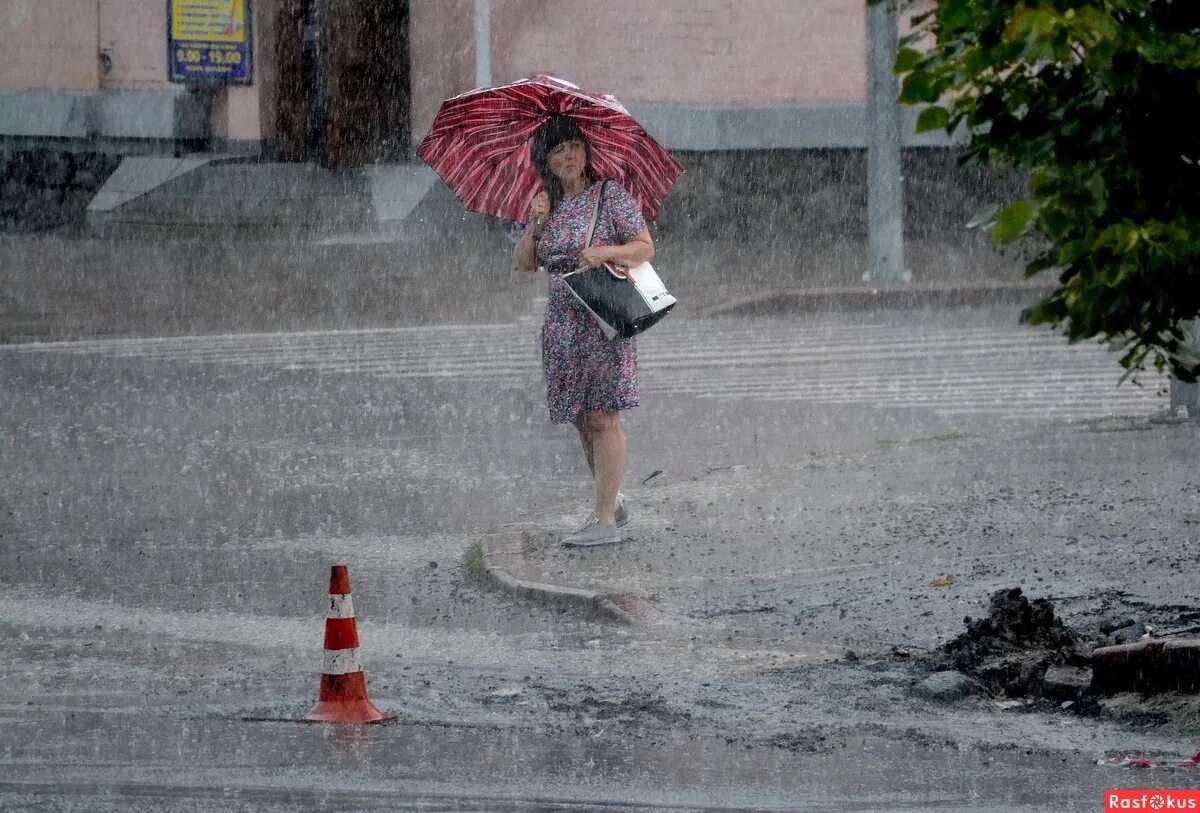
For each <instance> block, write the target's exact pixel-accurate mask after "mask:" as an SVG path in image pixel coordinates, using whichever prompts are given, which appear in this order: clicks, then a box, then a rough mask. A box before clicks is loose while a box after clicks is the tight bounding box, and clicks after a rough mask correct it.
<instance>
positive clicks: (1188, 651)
mask: <svg viewBox="0 0 1200 813" xmlns="http://www.w3.org/2000/svg"><path fill="white" fill-rule="evenodd" d="M1091 691H1092V693H1094V694H1098V695H1106V694H1116V693H1117V692H1143V693H1146V694H1150V693H1155V692H1169V691H1178V692H1184V693H1191V694H1194V693H1196V692H1200V639H1187V640H1177V641H1136V642H1134V643H1132V644H1120V645H1118V646H1105V647H1100V648H1099V649H1096V650H1095V651H1093V652H1092V684H1091Z"/></svg>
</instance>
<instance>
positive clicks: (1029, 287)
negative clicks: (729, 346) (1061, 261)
mask: <svg viewBox="0 0 1200 813" xmlns="http://www.w3.org/2000/svg"><path fill="white" fill-rule="evenodd" d="M1053 290H1054V288H1053V286H1051V285H1048V284H1046V283H1044V282H1034V283H1029V282H974V283H968V282H949V283H910V284H889V285H849V286H841V287H829V288H774V289H771V290H768V291H762V292H760V293H757V294H754V295H752V296H747V297H740V298H737V299H730V300H727V301H725V302H720V303H717V304H715V305H707V306H701V307H697V308H695V309H694V310H693V311H692V313H693V314H694V315H696V316H745V315H755V314H770V313H780V312H805V311H821V310H867V309H884V308H913V307H935V306H936V307H945V306H954V305H992V304H999V303H1011V304H1017V305H1020V304H1032V303H1033V301H1034V300H1036V299H1040V298H1041V297H1044V296H1046V295H1047V294H1049V293H1050V292H1051V291H1053Z"/></svg>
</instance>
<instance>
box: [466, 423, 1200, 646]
mask: <svg viewBox="0 0 1200 813" xmlns="http://www.w3.org/2000/svg"><path fill="white" fill-rule="evenodd" d="M1022 427H1023V428H1022ZM997 430H999V431H995V432H989V433H987V434H980V435H977V436H969V437H962V436H959V437H949V436H948V437H943V438H926V439H922V438H913V439H911V440H910V441H907V442H903V443H899V444H879V445H877V448H875V449H872V450H870V451H866V452H860V453H855V454H847V455H833V456H827V457H824V458H815V457H814V458H811V459H806V460H798V461H797V462H796V463H795V464H793V465H785V466H777V467H773V468H752V467H744V466H737V467H732V468H715V469H712V470H709V471H707V472H703V473H698V474H694V475H692V474H684V473H681V472H666V473H664V474H662V475H659V476H657V477H654V478H653V479H651V480H650V481H649V482H647V483H645V484H640V483H636V482H634V483H629V484H628V485H627V486H626V487H624V488H623V491H624V492H625V493H626V497H627V499H626V504H627V505H628V506H629V507H630V509H631V521H630V523H629V525H628V526H627V527H626V529H625V530H626V534H627V541H624V542H622V543H619V544H615V545H611V546H604V547H598V548H590V549H566V548H563V547H562V546H561V545H560V543H559V540H560V539H561V537H562V536H563V535H564V534H567V533H569V532H571V531H573V530H574V529H575V528H576V527H578V525H579V524H581V523H582V521H583V520H584V519H585V518H586V515H587V514H588V513H589V510H590V502H589V500H590V494H589V493H588V492H587V491H586V490H584V489H583V487H582V484H581V494H580V499H579V502H578V503H577V504H574V505H570V506H562V507H561V509H560V510H556V511H553V512H551V513H548V514H542V515H537V516H530V517H528V518H527V519H525V520H524V521H522V522H520V523H517V524H514V525H508V526H505V527H502V528H498V529H497V530H496V531H495V532H494V533H492V534H490V535H489V536H488V537H487V538H486V539H485V540H484V561H485V567H486V569H487V573H488V575H489V577H490V579H491V580H492V582H493V583H494V584H495V585H497V586H498V587H500V588H502V589H506V590H509V591H512V592H514V593H518V594H520V595H524V596H526V597H532V598H534V599H536V600H539V601H542V602H547V603H550V604H553V605H558V606H568V607H573V608H575V609H576V610H583V611H585V612H588V613H591V614H594V615H598V616H600V617H603V618H607V619H611V620H615V621H619V622H622V623H627V624H636V625H642V626H645V627H653V628H658V629H659V630H661V631H662V632H664V633H667V634H672V635H684V636H688V637H690V638H691V640H693V641H700V642H703V640H705V639H709V638H710V636H718V637H719V639H720V640H725V639H727V638H728V639H731V640H732V639H735V637H736V639H737V640H740V641H742V642H743V643H748V644H749V643H753V642H758V643H760V644H762V645H763V646H764V647H766V646H769V647H770V648H771V649H773V650H776V651H779V650H782V651H787V650H792V651H796V652H800V651H805V652H807V653H808V654H809V655H812V654H813V653H814V651H815V652H819V653H824V654H825V655H826V656H828V657H830V658H834V657H841V656H842V655H844V653H845V652H846V650H853V651H855V652H856V653H857V654H860V655H862V654H869V653H877V654H879V653H888V652H891V651H893V649H896V650H897V651H904V652H908V651H919V650H922V649H931V648H934V647H936V646H937V645H938V644H939V643H940V642H942V641H944V640H947V639H949V638H951V637H954V636H955V635H957V634H958V633H960V632H961V631H962V628H963V618H964V616H969V615H974V616H976V617H978V616H980V615H983V614H986V606H987V599H988V596H989V595H990V594H991V593H992V592H994V591H995V590H998V589H1001V588H1007V587H1012V586H1021V587H1023V588H1024V591H1025V594H1026V595H1027V596H1029V597H1030V598H1031V599H1032V598H1038V597H1045V598H1051V599H1052V600H1054V601H1055V604H1056V609H1057V610H1058V612H1059V613H1060V614H1061V615H1063V616H1064V617H1065V618H1066V619H1067V621H1068V623H1082V624H1085V625H1090V626H1093V627H1094V626H1095V625H1096V624H1098V623H1100V621H1101V620H1102V619H1101V616H1106V615H1113V614H1117V615H1121V614H1126V615H1128V614H1131V613H1132V614H1133V615H1135V616H1140V618H1139V619H1138V620H1140V621H1141V622H1142V623H1149V622H1154V623H1156V624H1158V625H1160V626H1159V632H1160V633H1162V634H1170V633H1171V632H1172V625H1174V624H1176V623H1177V619H1176V620H1172V619H1171V618H1169V617H1167V616H1162V615H1161V614H1160V615H1155V612H1156V611H1154V610H1152V609H1150V608H1153V607H1159V606H1174V607H1176V608H1178V607H1181V606H1182V607H1187V606H1191V607H1195V606H1197V605H1200V582H1197V581H1196V579H1195V550H1196V546H1197V543H1198V542H1200V489H1197V487H1196V480H1195V461H1196V460H1197V459H1198V457H1200V432H1197V430H1196V427H1195V424H1194V423H1191V424H1189V423H1187V422H1180V421H1172V420H1169V419H1153V420H1149V421H1147V420H1139V421H1132V420H1119V419H1110V420H1106V421H1090V422H1085V423H1077V424H1066V423H1061V422H1058V423H1045V424H1039V425H1036V426H1029V425H1020V424H1009V425H1005V426H1003V427H997ZM1185 620H1186V619H1185ZM1193 621H1194V619H1193ZM1179 623H1183V622H1179Z"/></svg>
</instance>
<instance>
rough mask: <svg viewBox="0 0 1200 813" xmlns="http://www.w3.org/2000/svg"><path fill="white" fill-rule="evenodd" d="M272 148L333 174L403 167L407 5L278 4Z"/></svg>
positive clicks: (398, 0)
mask: <svg viewBox="0 0 1200 813" xmlns="http://www.w3.org/2000/svg"><path fill="white" fill-rule="evenodd" d="M279 14H280V20H279V22H280V25H279V32H280V36H279V42H278V48H277V51H276V54H277V58H278V60H279V67H280V98H279V105H278V118H277V121H278V139H277V144H278V149H279V153H280V157H281V158H283V159H284V160H288V161H309V162H312V163H317V164H321V165H322V166H327V167H330V168H335V169H342V168H349V167H357V166H363V165H365V164H372V163H377V162H391V161H404V160H407V159H408V157H409V150H410V141H411V124H410V112H409V111H410V108H411V92H410V88H409V47H408V46H409V40H408V28H409V2H408V0H283V2H282V3H281V6H280V12H279Z"/></svg>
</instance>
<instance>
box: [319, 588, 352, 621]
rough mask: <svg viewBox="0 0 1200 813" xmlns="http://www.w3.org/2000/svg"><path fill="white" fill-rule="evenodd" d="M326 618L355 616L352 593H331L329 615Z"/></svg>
mask: <svg viewBox="0 0 1200 813" xmlns="http://www.w3.org/2000/svg"><path fill="white" fill-rule="evenodd" d="M325 617H326V618H353V617H354V600H353V599H352V598H351V596H350V594H349V593H347V594H346V595H344V596H339V595H337V594H336V593H330V594H329V615H327V616H325Z"/></svg>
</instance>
